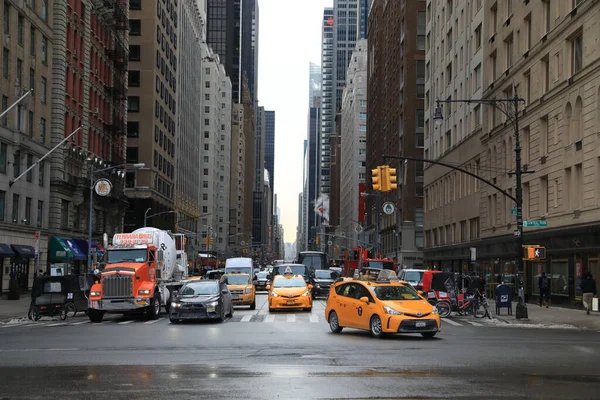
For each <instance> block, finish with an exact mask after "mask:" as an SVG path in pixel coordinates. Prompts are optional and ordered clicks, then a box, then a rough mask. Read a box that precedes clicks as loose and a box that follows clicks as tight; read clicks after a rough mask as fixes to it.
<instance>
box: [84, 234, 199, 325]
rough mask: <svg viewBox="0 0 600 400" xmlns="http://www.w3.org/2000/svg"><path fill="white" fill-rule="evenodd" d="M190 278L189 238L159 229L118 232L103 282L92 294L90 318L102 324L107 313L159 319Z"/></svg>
mask: <svg viewBox="0 0 600 400" xmlns="http://www.w3.org/2000/svg"><path fill="white" fill-rule="evenodd" d="M187 277H188V265H187V255H186V253H185V237H184V235H183V234H180V233H171V232H170V231H165V230H160V229H157V228H140V229H136V230H135V231H133V232H132V233H117V234H116V235H115V236H114V237H113V243H112V246H110V247H109V248H108V250H107V260H106V267H105V268H104V270H103V271H102V273H101V277H100V282H98V283H96V284H94V286H92V289H91V291H90V298H89V305H88V315H89V318H90V320H91V321H92V322H100V321H102V318H103V317H104V314H105V313H107V312H108V313H123V314H129V313H139V312H145V313H146V315H147V316H148V317H149V318H150V319H157V318H158V316H159V314H160V309H161V306H164V307H165V310H166V311H167V312H168V311H169V307H170V305H171V298H172V293H173V291H175V290H179V288H181V286H182V285H183V281H185V280H186V279H187Z"/></svg>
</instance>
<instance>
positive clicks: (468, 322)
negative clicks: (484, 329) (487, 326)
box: [467, 321, 483, 326]
mask: <svg viewBox="0 0 600 400" xmlns="http://www.w3.org/2000/svg"><path fill="white" fill-rule="evenodd" d="M467 324H471V325H473V326H483V325H481V324H480V323H477V322H471V321H467Z"/></svg>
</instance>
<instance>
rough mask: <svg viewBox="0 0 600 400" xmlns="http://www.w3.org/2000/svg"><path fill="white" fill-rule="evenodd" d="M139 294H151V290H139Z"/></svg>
mask: <svg viewBox="0 0 600 400" xmlns="http://www.w3.org/2000/svg"><path fill="white" fill-rule="evenodd" d="M138 294H150V290H148V289H142V290H138Z"/></svg>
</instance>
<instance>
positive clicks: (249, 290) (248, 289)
mask: <svg viewBox="0 0 600 400" xmlns="http://www.w3.org/2000/svg"><path fill="white" fill-rule="evenodd" d="M244 293H245V294H250V293H252V288H246V289H244Z"/></svg>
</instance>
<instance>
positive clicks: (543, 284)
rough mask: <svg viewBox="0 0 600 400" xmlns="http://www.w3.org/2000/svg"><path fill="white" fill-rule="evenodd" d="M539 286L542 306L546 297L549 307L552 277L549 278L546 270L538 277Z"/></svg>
mask: <svg viewBox="0 0 600 400" xmlns="http://www.w3.org/2000/svg"><path fill="white" fill-rule="evenodd" d="M538 287H539V288H540V307H541V306H542V304H543V303H544V299H545V300H546V308H548V306H549V304H550V293H549V292H550V279H548V277H547V276H546V273H545V272H542V275H541V276H540V277H539V279H538Z"/></svg>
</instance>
